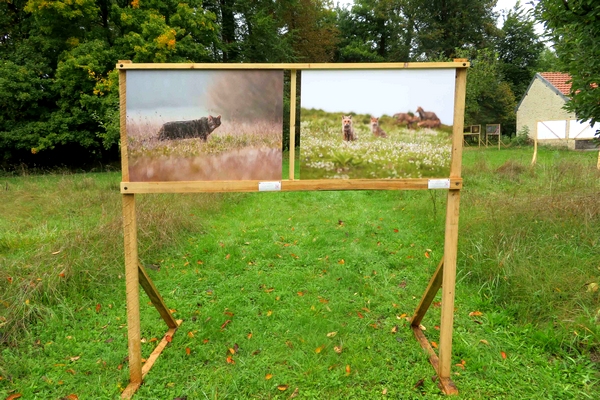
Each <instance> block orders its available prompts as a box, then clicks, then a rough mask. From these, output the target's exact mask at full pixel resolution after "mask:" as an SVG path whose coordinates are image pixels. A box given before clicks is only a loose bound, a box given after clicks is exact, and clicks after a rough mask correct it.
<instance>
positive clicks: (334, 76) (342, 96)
mask: <svg viewBox="0 0 600 400" xmlns="http://www.w3.org/2000/svg"><path fill="white" fill-rule="evenodd" d="M454 75H455V69H453V68H452V69H404V70H369V71H364V70H362V71H361V70H304V71H302V91H301V93H302V96H301V103H302V107H304V108H316V109H321V110H324V111H328V112H343V113H351V112H354V113H357V114H370V115H372V116H374V117H381V116H382V115H383V114H386V115H389V116H392V115H393V114H396V113H399V112H404V113H405V112H408V111H411V112H413V113H414V112H416V110H417V107H422V108H423V109H424V110H425V111H433V112H435V113H436V114H437V116H438V117H439V118H440V120H441V121H442V123H443V124H445V125H452V123H453V116H454V85H455V80H454Z"/></svg>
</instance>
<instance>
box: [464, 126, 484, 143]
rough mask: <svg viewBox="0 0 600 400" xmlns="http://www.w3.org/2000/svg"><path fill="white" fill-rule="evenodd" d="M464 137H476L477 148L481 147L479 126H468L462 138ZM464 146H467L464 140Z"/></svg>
mask: <svg viewBox="0 0 600 400" xmlns="http://www.w3.org/2000/svg"><path fill="white" fill-rule="evenodd" d="M465 136H477V147H481V125H470V126H469V127H468V128H465V130H464V133H463V137H465ZM464 144H465V146H468V145H469V143H468V142H467V139H466V138H465V140H464Z"/></svg>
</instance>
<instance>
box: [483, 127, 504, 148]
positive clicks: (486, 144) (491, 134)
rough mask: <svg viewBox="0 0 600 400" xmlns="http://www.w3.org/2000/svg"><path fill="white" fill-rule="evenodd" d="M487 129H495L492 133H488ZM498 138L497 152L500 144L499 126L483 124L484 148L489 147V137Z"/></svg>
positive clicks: (500, 133) (500, 131)
mask: <svg viewBox="0 0 600 400" xmlns="http://www.w3.org/2000/svg"><path fill="white" fill-rule="evenodd" d="M488 127H495V129H494V131H493V132H489V129H488ZM490 136H498V150H500V145H501V144H502V130H501V126H500V124H485V147H487V146H488V145H490V141H489V137H490Z"/></svg>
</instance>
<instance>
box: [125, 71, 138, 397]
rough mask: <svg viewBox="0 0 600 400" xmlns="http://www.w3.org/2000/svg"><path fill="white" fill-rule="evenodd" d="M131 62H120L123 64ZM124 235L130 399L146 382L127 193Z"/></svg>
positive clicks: (127, 394) (133, 235)
mask: <svg viewBox="0 0 600 400" xmlns="http://www.w3.org/2000/svg"><path fill="white" fill-rule="evenodd" d="M130 62H131V61H119V63H120V64H124V63H130ZM126 83H127V76H126V72H125V71H124V70H119V103H120V123H121V175H122V181H123V182H129V164H128V161H127V92H126V90H127V89H126V86H127V85H126ZM122 196H123V238H124V242H125V291H126V300H127V338H128V339H127V342H128V348H129V385H128V386H127V388H126V389H125V391H123V393H122V396H123V397H124V398H129V397H131V395H133V393H134V392H135V391H136V390H137V388H138V387H139V386H140V385H141V384H142V342H141V340H142V335H141V329H140V287H139V274H138V266H137V264H138V248H137V220H136V215H135V195H134V194H123V195H122Z"/></svg>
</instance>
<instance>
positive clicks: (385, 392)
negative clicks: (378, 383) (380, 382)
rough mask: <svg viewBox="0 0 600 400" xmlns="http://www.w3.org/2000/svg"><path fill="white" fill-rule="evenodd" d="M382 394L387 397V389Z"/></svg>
mask: <svg viewBox="0 0 600 400" xmlns="http://www.w3.org/2000/svg"><path fill="white" fill-rule="evenodd" d="M381 394H382V395H384V396H385V395H386V394H387V389H386V388H384V389H383V390H382V391H381Z"/></svg>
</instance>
